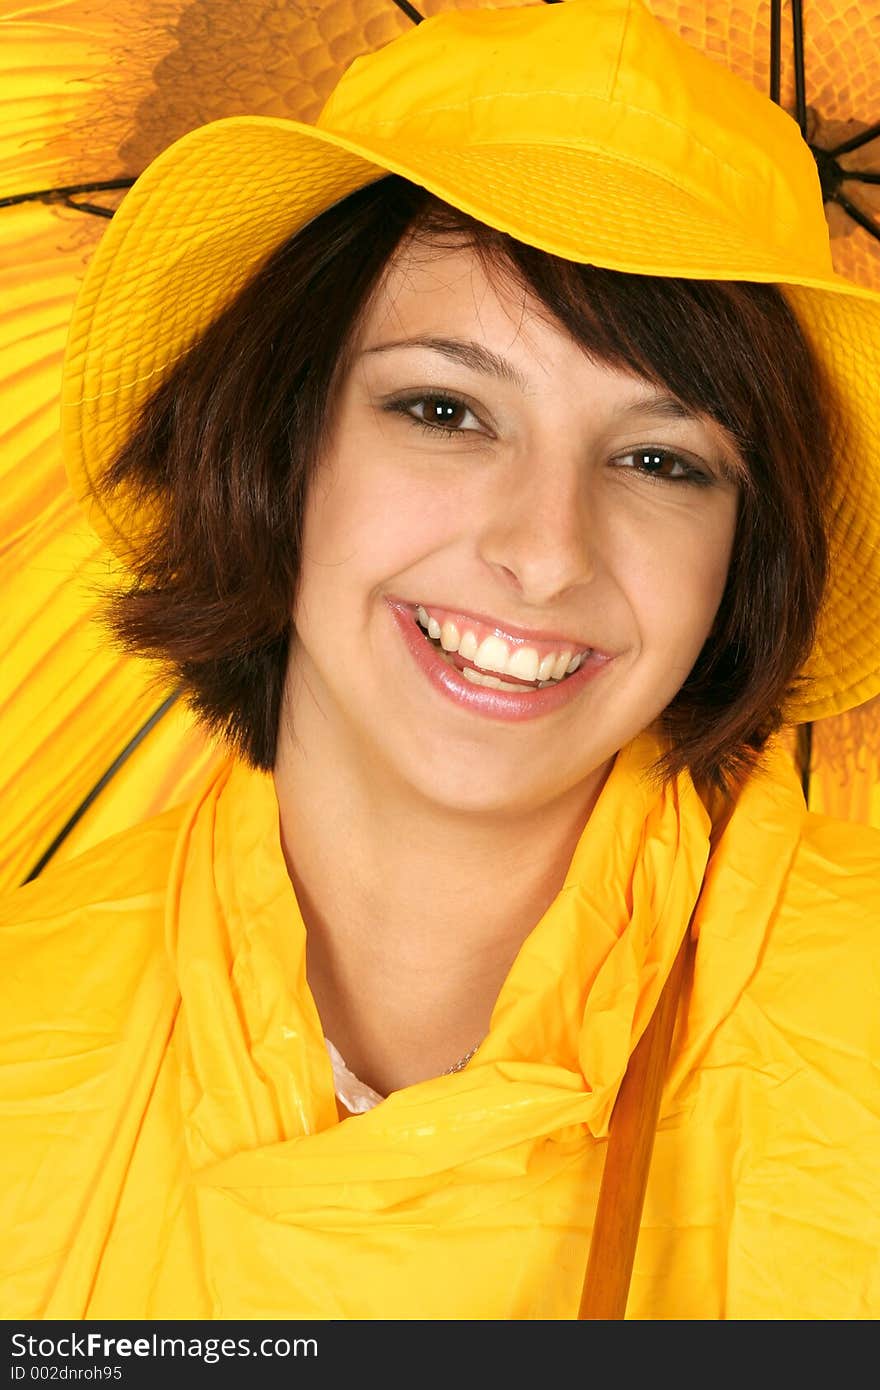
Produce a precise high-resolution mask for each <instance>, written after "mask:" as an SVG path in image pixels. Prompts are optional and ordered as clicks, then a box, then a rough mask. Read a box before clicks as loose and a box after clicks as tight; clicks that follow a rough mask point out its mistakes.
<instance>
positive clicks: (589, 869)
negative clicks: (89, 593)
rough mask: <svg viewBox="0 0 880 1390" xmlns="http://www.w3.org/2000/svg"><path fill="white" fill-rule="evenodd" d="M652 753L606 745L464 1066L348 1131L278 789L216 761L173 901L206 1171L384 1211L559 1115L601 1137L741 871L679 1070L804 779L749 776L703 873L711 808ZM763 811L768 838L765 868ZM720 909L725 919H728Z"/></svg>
mask: <svg viewBox="0 0 880 1390" xmlns="http://www.w3.org/2000/svg"><path fill="white" fill-rule="evenodd" d="M658 752H659V747H658V745H657V744H656V742H655V741H654V739H653V738H652V737H650V736H648V735H643V736H642V737H640V738H639V739H637V740H635V741H634V742H633V743H632V744H631V745H629V746H628V747H627V748H626V749H624V750H623V751H622V752H621V753H620V754H619V755H618V757H617V759H616V762H615V765H614V767H613V769H612V771H611V773H610V775H609V777H608V780H607V782H606V784H605V787H604V788H603V791H602V793H601V796H600V798H599V800H598V802H597V804H596V807H595V809H594V811H593V814H592V816H591V818H590V820H589V822H588V824H587V826H586V827H585V829H584V832H583V834H582V836H581V839H580V841H579V843H578V845H577V847H576V850H575V853H574V855H573V857H572V860H571V864H570V867H569V870H568V873H567V875H566V878H565V881H564V884H563V886H562V888H561V889H560V891H559V893H558V895H557V897H556V899H555V900H554V901H553V903H552V904H551V905H550V907H549V908H548V910H547V911H546V913H545V914H544V916H543V917H542V918H541V920H540V921H539V922H538V923H537V925H536V926H535V928H534V929H533V931H532V932H531V933H530V934H529V936H528V937H527V938H526V940H525V941H524V942H523V945H522V947H521V949H520V951H519V953H518V955H517V957H516V959H515V960H514V963H513V965H512V967H511V969H510V971H509V973H508V975H507V977H506V979H505V981H504V983H503V985H502V988H501V990H500V992H499V995H498V998H497V1001H496V1004H495V1008H494V1011H493V1014H492V1018H491V1025H490V1031H489V1034H488V1036H487V1038H486V1040H485V1041H484V1043H483V1044H482V1046H481V1048H480V1050H479V1053H478V1055H477V1057H476V1058H475V1059H474V1061H472V1062H471V1063H470V1065H469V1066H468V1067H467V1068H466V1069H465V1070H464V1071H462V1072H460V1073H458V1074H455V1075H451V1076H450V1075H446V1076H442V1077H437V1078H434V1079H431V1080H428V1081H425V1082H422V1083H419V1084H417V1085H414V1086H410V1087H407V1088H405V1089H403V1090H401V1091H397V1092H395V1093H393V1094H392V1095H390V1096H389V1097H388V1098H387V1099H386V1100H385V1101H383V1102H382V1103H381V1104H380V1105H378V1106H377V1107H376V1108H375V1109H373V1110H371V1111H369V1112H367V1113H366V1114H363V1115H358V1116H355V1117H352V1118H349V1119H346V1120H344V1121H342V1122H339V1120H338V1116H337V1110H336V1103H335V1096H334V1089H333V1078H332V1068H331V1064H330V1059H329V1057H328V1054H327V1050H326V1047H325V1044H324V1038H323V1032H322V1029H321V1023H320V1019H319V1017H318V1013H317V1009H316V1007H315V1003H314V1000H313V998H312V995H311V993H310V991H309V989H308V985H307V982H306V970H305V944H306V933H305V927H304V924H303V921H302V917H301V915H300V913H299V910H298V907H297V902H296V897H295V894H294V890H293V887H292V885H291V882H290V879H289V877H288V874H287V869H286V865H285V861H284V856H283V853H282V850H281V840H280V833H279V818H278V803H277V799H276V796H275V789H274V783H273V780H272V778H271V776H270V775H267V774H263V773H258V772H254V771H252V770H250V769H248V768H247V767H245V766H244V765H243V764H242V763H239V762H236V761H231V762H228V763H226V764H224V765H223V766H222V767H221V768H220V769H219V770H218V772H217V773H216V775H215V776H214V777H213V778H212V780H211V782H210V783H209V785H208V786H207V788H206V789H205V792H204V794H203V796H202V797H201V798H200V799H199V800H198V801H197V802H196V803H195V804H194V806H193V809H192V812H191V815H190V818H189V821H188V824H187V825H186V826H185V827H184V833H183V834H182V835H181V838H180V841H179V845H178V851H177V855H176V860H175V865H174V868H173V872H172V877H171V883H170V888H169V899H168V907H167V923H168V945H169V950H170V952H171V955H172V958H173V960H174V962H175V965H176V971H177V977H178V982H179V989H180V994H181V1001H182V1003H181V1014H180V1018H179V1021H178V1036H179V1046H180V1052H181V1061H182V1078H183V1080H182V1085H183V1103H184V1113H185V1116H186V1128H187V1146H188V1151H189V1157H190V1162H191V1164H192V1168H193V1171H194V1174H195V1176H196V1180H197V1182H198V1184H200V1185H201V1186H203V1187H206V1188H215V1189H216V1188H219V1189H222V1190H224V1191H226V1192H237V1193H238V1194H239V1197H240V1198H241V1199H243V1200H247V1201H248V1202H256V1203H257V1204H258V1206H259V1207H260V1208H261V1209H263V1210H264V1211H265V1212H266V1213H267V1214H268V1213H269V1212H270V1211H271V1212H272V1213H274V1215H275V1216H276V1217H277V1216H278V1215H279V1213H280V1212H282V1211H283V1212H284V1213H285V1214H286V1218H287V1219H290V1220H293V1219H300V1220H301V1219H306V1218H307V1217H308V1216H309V1215H310V1214H311V1216H314V1213H315V1211H316V1209H318V1208H320V1205H321V1194H322V1193H325V1194H326V1195H327V1198H328V1200H331V1194H332V1193H338V1191H339V1185H340V1184H342V1185H344V1186H345V1187H346V1189H347V1190H348V1191H349V1193H351V1191H352V1185H354V1186H357V1187H359V1188H360V1190H361V1199H358V1200H359V1201H360V1200H362V1201H364V1202H366V1203H367V1204H368V1205H369V1206H376V1205H382V1206H386V1205H387V1206H389V1207H390V1206H393V1205H394V1204H395V1203H398V1202H400V1201H404V1200H405V1201H406V1202H407V1203H411V1202H412V1201H414V1200H417V1199H418V1195H419V1193H420V1192H422V1191H427V1190H428V1189H430V1188H433V1187H436V1184H437V1180H438V1176H439V1175H440V1174H445V1175H447V1178H448V1177H449V1176H450V1175H451V1174H452V1173H454V1171H455V1170H457V1169H459V1168H461V1167H462V1166H463V1165H470V1164H475V1163H476V1164H489V1165H491V1164H493V1163H497V1162H498V1161H500V1159H501V1157H502V1155H503V1154H504V1153H505V1152H506V1151H509V1150H511V1149H512V1148H514V1147H516V1146H522V1145H523V1144H525V1145H526V1146H528V1145H534V1144H538V1143H541V1142H542V1141H543V1140H545V1139H546V1138H548V1137H549V1136H551V1135H554V1134H558V1133H559V1132H560V1131H561V1130H564V1129H566V1128H567V1127H569V1126H579V1127H583V1129H584V1130H585V1131H586V1132H589V1133H590V1134H592V1135H593V1136H594V1137H596V1138H601V1137H602V1136H604V1135H605V1134H607V1130H608V1122H609V1118H610V1114H611V1110H612V1107H613V1104H614V1099H615V1097H616V1094H617V1090H618V1087H619V1085H620V1082H621V1079H622V1077H623V1073H624V1071H625V1069H626V1064H627V1061H628V1058H629V1055H630V1053H631V1051H632V1048H633V1047H634V1046H635V1043H636V1042H637V1041H638V1038H639V1037H640V1036H641V1033H642V1032H643V1030H644V1028H645V1026H646V1024H647V1021H648V1019H649V1018H650V1016H651V1013H652V1011H653V1008H654V1006H655V1004H656V1001H657V998H658V996H659V993H660V990H661V989H662V986H663V983H664V980H665V978H666V975H667V973H668V971H669V969H670V967H671V964H672V961H673V959H674V957H675V954H676V950H677V948H678V945H679V943H680V941H681V938H682V935H683V933H684V932H685V931H686V930H687V929H688V927H689V923H690V922H691V918H692V914H693V913H694V909H695V906H696V904H697V900H698V897H699V896H700V889H701V886H702V884H703V880H704V876H705V878H706V891H705V892H704V893H703V895H702V898H701V901H700V906H699V909H698V911H697V913H696V916H695V918H694V931H695V933H699V931H700V930H701V929H703V924H704V923H705V921H707V920H709V919H710V918H711V919H712V923H711V925H710V927H709V930H711V931H712V933H713V935H714V937H715V947H714V950H715V952H716V953H718V952H719V945H718V938H719V927H718V925H717V924H715V922H714V916H717V915H718V914H717V913H714V908H715V907H717V905H718V899H719V895H721V896H722V897H723V896H724V895H725V894H726V893H727V892H728V891H729V888H730V881H731V874H732V875H733V877H734V878H735V879H736V882H737V889H738V901H739V902H740V903H741V904H742V906H741V908H737V909H736V910H735V912H736V916H737V924H738V926H737V928H736V929H732V930H730V931H729V933H725V932H724V931H723V930H722V931H720V935H721V936H722V937H724V936H725V935H728V936H729V940H728V942H727V946H726V947H724V943H723V941H722V943H721V944H722V947H723V949H722V950H721V951H720V953H718V954H717V955H716V958H715V959H716V964H715V965H714V967H712V974H713V977H717V975H718V972H719V970H721V972H722V974H724V975H725V979H724V980H723V981H721V982H719V981H718V979H717V978H713V980H712V981H709V980H708V979H706V978H705V975H706V970H707V969H708V967H706V968H705V969H702V973H701V967H700V966H699V965H698V969H697V975H696V980H695V989H694V1000H693V1028H691V1027H690V1025H689V1028H688V1032H687V1036H685V1038H684V1039H683V1041H682V1044H681V1046H680V1047H679V1049H678V1054H677V1057H676V1067H677V1069H678V1071H679V1072H680V1071H681V1069H682V1067H684V1066H686V1065H687V1061H688V1058H689V1057H691V1056H693V1055H695V1053H696V1052H698V1051H699V1047H700V1039H701V1038H705V1036H707V1035H708V1033H709V1032H711V1030H712V1028H713V1027H715V1026H716V1025H717V1022H718V1009H719V999H720V1000H721V1005H722V1008H723V1007H726V1004H730V1003H732V1001H733V1000H734V999H735V998H736V994H737V991H738V989H740V988H742V984H743V983H744V981H745V980H746V979H747V978H748V974H749V973H750V970H751V968H752V966H753V964H754V960H755V958H756V953H757V951H758V950H759V948H760V941H761V938H762V934H763V931H764V929H765V927H766V921H767V914H768V912H770V911H771V910H772V901H773V897H774V894H775V892H776V891H777V889H778V884H779V881H780V879H781V876H782V875H783V874H784V872H785V870H786V868H787V864H788V861H789V859H790V850H789V851H788V852H787V853H786V852H785V850H784V844H789V845H790V843H791V842H792V834H791V831H792V823H793V822H792V814H791V813H792V810H793V809H794V811H795V816H794V820H795V822H797V823H798V824H799V818H798V815H797V798H798V790H797V788H796V787H794V788H793V787H792V778H791V777H788V778H786V776H785V774H784V768H781V764H780V759H779V758H777V759H776V761H775V767H774V769H771V770H770V771H767V772H764V773H759V774H756V778H755V780H754V782H753V784H752V785H751V791H748V790H747V792H746V794H745V796H744V798H743V800H742V802H741V804H740V805H739V806H738V808H737V811H736V812H735V813H734V816H733V817H732V819H731V821H730V823H729V824H728V826H727V828H726V830H725V832H724V835H723V836H722V837H721V841H720V844H719V846H718V847H717V849H716V851H715V853H714V855H713V858H712V863H711V864H710V863H709V857H710V848H711V835H712V821H711V818H710V815H709V813H708V811H707V809H706V807H705V806H704V804H703V802H702V801H701V800H700V798H699V797H698V795H697V793H696V791H695V789H694V787H693V784H692V783H691V781H690V779H689V778H688V777H687V776H686V775H685V776H680V777H679V778H678V779H677V780H676V781H675V782H673V783H672V784H671V785H667V786H666V787H663V788H658V787H657V786H656V785H655V784H654V783H653V782H652V781H651V780H650V779H649V777H648V776H647V774H648V770H649V768H650V766H651V764H652V763H653V761H654V759H655V758H656V756H657V754H658ZM780 771H782V774H783V775H782V779H781V781H780V779H779V774H780ZM756 817H757V820H758V821H759V822H761V824H760V826H759V829H760V834H761V836H762V840H761V841H760V842H761V843H762V844H763V846H764V853H763V854H762V864H761V867H760V869H759V871H758V872H757V873H756V871H755V870H756V866H755V863H754V849H755V844H756V842H757V841H756V838H755V837H756V825H755V819H756ZM777 842H778V843H777ZM778 850H781V851H782V852H781V853H777V852H776V851H778ZM746 887H747V888H748V891H744V890H745V888H746ZM721 920H723V922H726V923H729V922H730V920H731V918H730V912H729V911H728V910H725V911H724V913H723V914H721ZM719 962H720V963H719ZM389 1155H392V1156H393V1161H390V1159H389Z"/></svg>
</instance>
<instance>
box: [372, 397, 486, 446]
mask: <svg viewBox="0 0 880 1390" xmlns="http://www.w3.org/2000/svg"><path fill="white" fill-rule="evenodd" d="M383 408H384V409H385V410H388V411H391V412H393V413H395V414H398V415H403V416H404V418H405V419H407V420H410V421H412V423H413V424H414V425H418V426H419V428H420V429H422V430H424V431H425V432H426V433H435V434H440V435H445V436H446V437H451V436H453V435H465V434H476V433H480V432H483V426H482V425H481V423H480V421H479V420H478V419H477V417H476V415H475V414H474V412H473V411H472V410H471V408H470V406H468V405H465V403H464V401H460V400H459V399H458V398H457V397H456V396H441V395H433V396H431V395H425V394H424V393H423V394H422V395H419V396H406V397H404V398H403V399H400V400H392V401H389V402H388V403H387V404H386V405H385V406H384V407H383Z"/></svg>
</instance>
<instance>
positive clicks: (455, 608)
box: [389, 597, 610, 656]
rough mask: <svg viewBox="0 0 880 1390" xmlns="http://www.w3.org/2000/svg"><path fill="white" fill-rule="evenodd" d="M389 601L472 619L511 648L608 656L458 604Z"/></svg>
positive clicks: (571, 639)
mask: <svg viewBox="0 0 880 1390" xmlns="http://www.w3.org/2000/svg"><path fill="white" fill-rule="evenodd" d="M389 602H390V603H395V604H397V605H398V606H402V607H405V608H408V609H409V610H410V611H411V612H412V613H415V611H416V609H417V608H418V607H419V605H420V604H421V606H422V607H423V608H425V609H427V611H428V612H429V613H430V612H431V611H432V608H436V609H438V610H440V611H443V612H447V613H454V614H456V615H458V616H460V617H461V618H463V619H465V620H467V619H468V618H472V619H473V620H474V622H476V623H482V624H484V625H485V626H486V627H490V628H491V629H492V631H493V632H495V633H497V635H498V636H499V637H501V638H502V639H504V640H506V641H508V642H510V643H513V644H514V645H516V644H521V645H523V646H525V645H527V644H528V643H529V642H544V643H553V644H555V645H556V646H558V647H559V649H560V651H561V650H562V649H563V648H568V649H569V650H571V651H574V652H585V651H592V652H595V654H596V655H597V656H609V655H610V653H609V652H605V651H603V650H602V648H600V647H598V646H596V645H595V643H593V642H584V641H582V639H581V638H579V637H569V636H565V635H563V634H561V633H560V632H558V631H552V632H551V631H547V630H545V629H542V630H540V631H538V630H537V629H536V628H526V627H520V626H519V625H518V624H516V623H511V622H508V621H507V619H506V618H496V617H494V616H493V615H491V614H488V613H477V612H475V611H474V610H473V609H472V608H471V609H468V608H462V607H461V606H460V605H459V604H457V603H433V604H432V602H431V600H430V599H425V598H418V599H403V598H397V597H390V598H389Z"/></svg>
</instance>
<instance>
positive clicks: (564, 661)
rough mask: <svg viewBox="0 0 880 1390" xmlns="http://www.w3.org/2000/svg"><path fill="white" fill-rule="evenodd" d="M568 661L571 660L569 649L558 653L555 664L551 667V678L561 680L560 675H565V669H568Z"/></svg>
mask: <svg viewBox="0 0 880 1390" xmlns="http://www.w3.org/2000/svg"><path fill="white" fill-rule="evenodd" d="M570 661H571V652H570V651H569V652H561V653H560V655H559V656H558V657H557V658H556V665H555V666H554V667H553V679H554V680H555V681H561V680H562V677H563V676H564V675H565V673H566V670H567V669H568V663H569V662H570Z"/></svg>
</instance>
